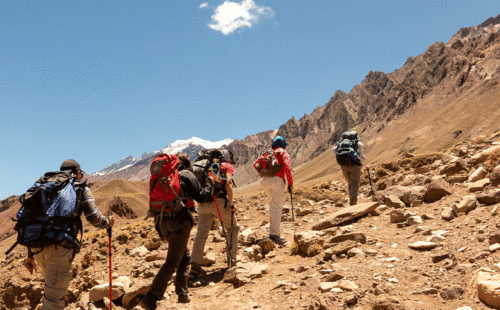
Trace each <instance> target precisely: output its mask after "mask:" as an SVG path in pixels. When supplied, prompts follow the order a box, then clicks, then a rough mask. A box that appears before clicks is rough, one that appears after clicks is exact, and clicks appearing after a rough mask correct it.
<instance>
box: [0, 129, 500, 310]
mask: <svg viewBox="0 0 500 310" xmlns="http://www.w3.org/2000/svg"><path fill="white" fill-rule="evenodd" d="M366 176H367V174H366V173H365V174H364V176H363V179H362V186H361V190H360V203H359V204H358V205H357V206H354V207H350V206H348V203H347V196H346V184H345V182H344V181H343V180H340V179H339V180H336V181H331V182H322V183H317V184H315V185H314V186H310V187H302V188H298V189H297V190H296V192H295V194H294V212H295V226H296V235H295V242H296V243H297V245H298V247H297V248H298V251H297V252H295V253H291V251H290V249H291V248H292V242H293V241H294V239H293V226H292V223H293V222H292V213H291V212H292V210H291V205H290V197H289V196H288V198H287V201H286V203H285V208H284V213H283V217H282V235H283V237H284V238H285V240H286V243H285V244H283V245H276V244H274V243H273V242H271V241H270V240H269V239H268V238H267V236H268V228H269V224H268V209H269V206H268V204H267V200H266V198H265V197H264V195H263V194H261V193H257V194H252V195H245V196H240V197H238V198H237V199H236V200H237V202H236V204H237V205H238V208H239V213H238V220H239V224H240V226H241V231H240V238H239V239H240V244H239V248H238V265H237V266H236V267H233V268H232V269H231V270H227V268H226V263H225V253H224V247H225V246H224V239H223V236H221V231H220V230H219V229H218V227H214V228H213V231H212V232H211V235H210V237H209V241H208V243H207V247H206V253H205V262H204V263H205V265H206V266H205V268H206V270H207V272H208V273H207V276H206V277H200V276H197V277H193V278H192V279H191V281H190V286H191V288H190V293H191V294H192V300H191V303H190V304H188V305H178V304H176V303H175V301H176V295H175V293H174V287H173V284H170V286H169V287H168V289H167V292H166V294H165V296H164V297H165V298H164V299H163V300H162V301H161V302H159V309H166V308H168V309H311V310H312V309H344V308H346V309H347V308H348V309H453V310H455V309H488V308H490V307H491V308H500V296H499V295H498V293H497V291H498V288H500V264H499V255H500V254H499V252H497V250H498V249H499V248H500V234H499V233H498V232H497V231H498V228H497V227H500V218H499V216H500V215H499V213H500V189H499V187H498V185H499V184H500V131H499V132H496V133H495V134H493V135H491V136H488V137H483V136H481V137H477V138H476V139H473V140H472V141H470V142H468V143H460V144H457V145H454V146H452V147H450V148H448V149H447V150H446V151H445V152H435V153H429V154H423V155H417V156H414V155H411V154H407V155H406V156H405V157H404V158H402V159H400V160H394V161H392V162H387V163H382V164H380V165H378V166H377V167H374V168H373V169H372V183H373V189H374V190H375V195H370V186H369V183H368V179H367V177H366ZM93 190H94V191H95V193H96V197H99V196H100V195H101V194H103V193H105V192H106V193H108V194H109V195H108V197H109V196H111V197H121V198H120V199H121V202H120V203H116V201H115V205H120V206H121V208H118V209H116V210H121V211H122V212H124V213H123V214H127V212H129V211H126V210H127V209H130V210H132V211H133V210H138V211H134V212H136V213H137V215H141V216H140V217H137V218H136V219H133V218H131V217H130V216H129V218H127V217H126V216H122V217H121V218H120V220H119V221H118V222H119V223H118V225H116V227H115V228H114V235H113V243H112V246H113V252H114V256H113V278H114V280H113V283H114V285H113V291H114V293H113V294H114V296H113V297H114V298H115V299H114V301H113V302H114V305H115V306H114V307H113V308H114V309H140V307H138V306H137V303H138V301H139V300H140V298H141V296H142V295H143V294H144V293H145V292H146V291H147V289H148V287H149V285H150V284H151V282H152V280H153V278H154V276H155V274H156V272H157V270H158V269H159V268H160V266H161V265H162V263H163V261H164V259H165V254H166V250H167V249H168V245H167V244H163V243H161V242H160V240H159V238H158V236H157V233H156V232H155V230H154V229H153V228H152V221H151V220H147V221H143V220H142V215H143V214H140V213H142V212H141V211H139V210H142V209H141V208H140V207H139V208H136V207H135V206H134V207H131V206H129V205H128V203H129V202H128V201H133V202H134V203H135V201H141V200H140V199H143V198H144V197H142V196H141V195H143V194H141V193H142V192H144V190H147V183H145V182H128V181H112V182H109V183H102V184H97V183H96V184H94V185H93ZM114 195H117V196H114ZM128 195H131V198H130V200H128V198H129V196H128ZM134 195H135V196H134ZM138 197H139V198H138ZM141 197H142V198H141ZM98 199H99V198H98ZM142 203H143V204H144V202H142ZM113 206H114V205H113V204H111V207H113ZM106 207H109V205H107V206H106ZM102 208H103V206H101V209H102ZM115 208H116V207H115ZM115 213H116V212H115ZM195 234H196V227H195V228H194V229H193V231H192V238H191V241H190V246H191V245H192V241H193V238H194V236H195ZM11 242H12V237H11V238H9V239H7V240H5V241H4V242H3V243H2V247H3V248H6V246H7V245H10V244H11ZM107 254H108V237H107V235H106V232H105V230H99V231H97V230H95V229H91V228H87V229H86V231H85V236H84V246H83V249H82V252H81V253H80V254H79V255H77V257H76V258H75V261H74V264H73V265H74V269H73V273H74V279H73V280H72V282H71V285H70V289H69V291H68V295H67V301H68V307H67V309H96V308H97V309H106V305H105V302H107V300H106V298H107V297H106V296H109V287H107V286H106V285H107V282H108V273H107V270H108V256H107ZM25 256H26V250H25V249H24V248H22V247H18V248H17V249H16V250H15V251H14V252H13V253H11V254H10V255H9V256H7V257H2V258H1V262H0V271H1V272H0V283H1V284H0V309H35V308H37V305H38V303H39V301H40V299H41V297H42V294H43V281H42V278H41V275H40V273H36V274H34V275H30V274H29V273H28V272H27V271H26V269H24V267H23V266H22V260H23V258H24V257H25ZM89 300H90V301H91V303H89ZM461 307H462V308H461ZM466 307H470V308H466Z"/></svg>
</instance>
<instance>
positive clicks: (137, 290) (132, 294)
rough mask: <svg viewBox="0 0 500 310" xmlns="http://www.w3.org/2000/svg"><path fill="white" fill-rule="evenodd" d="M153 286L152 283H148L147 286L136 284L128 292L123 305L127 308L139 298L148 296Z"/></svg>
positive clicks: (123, 299)
mask: <svg viewBox="0 0 500 310" xmlns="http://www.w3.org/2000/svg"><path fill="white" fill-rule="evenodd" d="M151 284H152V283H148V284H146V283H137V284H134V285H133V286H132V287H131V288H129V290H128V292H127V293H126V294H125V295H123V298H122V304H124V305H125V306H127V305H128V304H130V302H131V301H132V300H133V299H134V298H136V297H137V296H144V295H146V293H147V292H148V291H149V289H150V288H151Z"/></svg>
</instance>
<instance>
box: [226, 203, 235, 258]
mask: <svg viewBox="0 0 500 310" xmlns="http://www.w3.org/2000/svg"><path fill="white" fill-rule="evenodd" d="M233 217H234V212H233V211H231V233H230V236H231V238H230V239H229V253H231V255H232V254H233ZM231 255H228V256H227V257H228V261H229V268H231V267H233V259H232V257H231Z"/></svg>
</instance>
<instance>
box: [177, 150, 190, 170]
mask: <svg viewBox="0 0 500 310" xmlns="http://www.w3.org/2000/svg"><path fill="white" fill-rule="evenodd" d="M175 156H177V158H178V159H179V160H180V161H181V163H182V164H183V165H184V167H185V168H186V169H189V168H191V161H190V160H189V155H188V154H186V153H182V152H179V153H177V154H175Z"/></svg>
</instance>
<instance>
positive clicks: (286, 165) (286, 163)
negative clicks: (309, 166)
mask: <svg viewBox="0 0 500 310" xmlns="http://www.w3.org/2000/svg"><path fill="white" fill-rule="evenodd" d="M274 149H275V150H276V149H277V147H276V148H274ZM290 161H291V159H290V155H288V152H287V151H286V150H285V149H283V153H282V156H279V157H278V162H279V163H280V164H282V166H281V169H280V171H278V173H276V174H275V176H276V177H280V178H282V179H283V180H284V179H285V175H286V181H287V183H288V185H293V177H292V169H291V168H290Z"/></svg>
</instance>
